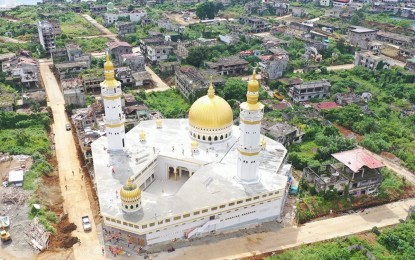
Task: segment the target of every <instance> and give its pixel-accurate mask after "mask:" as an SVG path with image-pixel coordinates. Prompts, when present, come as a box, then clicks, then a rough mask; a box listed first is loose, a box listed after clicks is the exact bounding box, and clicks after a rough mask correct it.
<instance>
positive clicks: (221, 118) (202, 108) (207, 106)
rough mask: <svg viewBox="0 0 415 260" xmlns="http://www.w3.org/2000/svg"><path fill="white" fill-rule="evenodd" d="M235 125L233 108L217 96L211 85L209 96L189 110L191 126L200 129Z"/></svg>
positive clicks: (201, 99) (202, 98) (198, 101)
mask: <svg viewBox="0 0 415 260" xmlns="http://www.w3.org/2000/svg"><path fill="white" fill-rule="evenodd" d="M232 124H233V113H232V109H231V106H229V104H228V102H226V101H225V100H224V99H223V98H221V97H219V96H216V95H215V89H214V88H213V85H212V83H210V86H209V89H208V94H207V95H206V96H203V97H201V98H199V99H198V100H196V101H195V102H194V103H193V105H192V106H191V107H190V110H189V125H190V126H193V127H195V128H198V129H206V128H208V129H213V128H214V129H217V128H223V127H227V126H229V125H232Z"/></svg>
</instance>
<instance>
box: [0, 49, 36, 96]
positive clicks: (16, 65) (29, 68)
mask: <svg viewBox="0 0 415 260" xmlns="http://www.w3.org/2000/svg"><path fill="white" fill-rule="evenodd" d="M2 70H3V72H4V73H6V74H7V75H8V76H10V77H12V78H13V80H14V81H15V82H16V83H17V84H19V85H21V86H22V87H27V88H28V89H30V88H39V78H38V76H39V64H38V62H37V61H36V60H35V59H33V58H30V57H25V56H17V57H14V58H11V59H9V60H7V61H4V62H2Z"/></svg>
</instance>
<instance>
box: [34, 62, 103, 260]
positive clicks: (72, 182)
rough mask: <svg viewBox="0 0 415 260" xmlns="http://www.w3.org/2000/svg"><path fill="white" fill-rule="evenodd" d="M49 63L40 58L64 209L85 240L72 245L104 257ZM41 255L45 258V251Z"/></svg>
mask: <svg viewBox="0 0 415 260" xmlns="http://www.w3.org/2000/svg"><path fill="white" fill-rule="evenodd" d="M50 64H51V62H50V61H40V74H41V76H42V80H43V83H44V85H45V89H46V93H47V97H48V106H50V107H51V108H52V113H53V118H54V123H53V124H52V131H53V133H54V134H55V147H56V158H57V161H58V170H59V179H60V186H61V190H62V196H63V198H64V204H63V206H64V210H65V211H66V212H67V213H68V215H69V221H71V222H73V223H75V224H76V225H77V226H78V228H77V230H75V231H73V232H72V235H73V236H76V237H78V238H80V240H81V242H82V245H80V246H79V245H75V246H74V247H73V252H74V257H75V259H94V260H95V259H102V256H101V246H100V243H99V240H98V235H97V229H96V226H95V223H94V220H93V218H92V211H91V206H90V204H89V200H88V195H87V192H86V189H85V184H84V182H83V181H82V180H81V174H79V167H80V163H79V160H78V155H77V150H76V147H75V141H74V138H73V136H72V132H71V131H66V129H65V124H66V123H68V122H69V120H68V118H67V116H66V113H65V101H64V99H63V96H62V93H61V91H60V89H59V86H58V83H57V81H56V79H55V76H54V75H53V73H52V71H51V70H50V68H49V65H50ZM72 171H73V172H74V175H73V174H72ZM65 186H67V190H66V188H65ZM84 215H88V216H89V217H90V219H91V222H92V232H88V233H86V232H84V231H83V230H82V223H81V217H82V216H84ZM50 254H51V253H49V254H47V255H48V257H50ZM60 256H61V253H59V252H58V253H57V255H56V258H55V259H60ZM39 258H40V259H43V258H42V255H40V256H39ZM45 259H48V258H45ZM49 259H51V258H49Z"/></svg>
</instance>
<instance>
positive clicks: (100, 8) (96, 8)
mask: <svg viewBox="0 0 415 260" xmlns="http://www.w3.org/2000/svg"><path fill="white" fill-rule="evenodd" d="M89 10H90V11H91V14H92V15H100V14H101V13H104V12H106V11H107V6H106V5H93V6H91V7H89Z"/></svg>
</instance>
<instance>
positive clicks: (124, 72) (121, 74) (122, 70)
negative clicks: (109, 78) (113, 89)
mask: <svg viewBox="0 0 415 260" xmlns="http://www.w3.org/2000/svg"><path fill="white" fill-rule="evenodd" d="M114 73H115V78H116V79H117V80H119V81H120V82H121V83H122V84H123V86H124V85H130V84H134V79H133V76H132V71H131V69H130V68H129V67H117V68H115V71H114Z"/></svg>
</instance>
